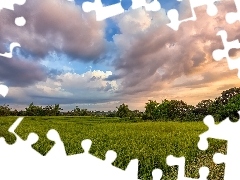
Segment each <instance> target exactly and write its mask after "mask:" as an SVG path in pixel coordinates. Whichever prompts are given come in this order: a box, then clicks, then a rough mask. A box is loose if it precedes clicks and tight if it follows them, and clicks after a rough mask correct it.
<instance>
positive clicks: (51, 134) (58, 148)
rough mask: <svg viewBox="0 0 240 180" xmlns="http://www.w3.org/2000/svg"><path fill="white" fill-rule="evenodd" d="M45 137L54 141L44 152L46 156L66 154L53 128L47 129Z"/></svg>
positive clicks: (62, 155) (54, 156)
mask: <svg viewBox="0 0 240 180" xmlns="http://www.w3.org/2000/svg"><path fill="white" fill-rule="evenodd" d="M47 138H48V139H49V140H51V141H54V142H55V143H54V145H53V147H52V148H51V149H50V150H49V151H48V153H47V154H46V156H47V157H52V158H57V157H64V156H67V153H66V150H65V146H64V143H63V142H62V140H61V137H60V136H59V134H58V132H57V131H56V130H55V129H51V130H49V131H48V133H47Z"/></svg>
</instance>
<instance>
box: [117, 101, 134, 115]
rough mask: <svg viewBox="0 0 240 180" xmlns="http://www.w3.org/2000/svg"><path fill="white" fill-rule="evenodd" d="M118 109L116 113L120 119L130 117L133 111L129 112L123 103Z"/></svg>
mask: <svg viewBox="0 0 240 180" xmlns="http://www.w3.org/2000/svg"><path fill="white" fill-rule="evenodd" d="M116 108H117V112H116V115H117V117H120V118H124V117H130V115H131V111H130V110H129V108H128V105H126V104H124V103H123V104H121V105H120V106H119V107H116Z"/></svg>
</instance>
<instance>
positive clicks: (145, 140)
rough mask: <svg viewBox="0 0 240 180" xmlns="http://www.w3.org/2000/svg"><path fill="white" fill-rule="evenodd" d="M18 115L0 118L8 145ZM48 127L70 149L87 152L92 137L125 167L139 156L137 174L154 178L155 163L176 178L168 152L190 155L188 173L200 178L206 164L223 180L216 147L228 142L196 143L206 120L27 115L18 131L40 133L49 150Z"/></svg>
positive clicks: (43, 149)
mask: <svg viewBox="0 0 240 180" xmlns="http://www.w3.org/2000/svg"><path fill="white" fill-rule="evenodd" d="M16 119H17V117H0V125H1V126H0V136H3V137H5V138H6V141H7V142H8V143H9V144H12V143H14V141H15V136H14V135H12V134H10V133H8V131H7V129H8V128H9V127H10V126H11V124H12V123H13V122H14V121H15V120H16ZM50 129H56V130H57V131H58V132H59V134H60V136H61V138H62V140H63V142H64V144H65V148H66V151H67V154H76V153H81V152H83V150H82V148H81V141H82V140H84V139H91V140H92V142H93V143H92V146H91V150H90V153H91V154H93V155H95V156H97V157H99V158H101V159H104V158H105V153H106V152H107V151H108V150H114V151H116V152H117V155H118V156H117V159H116V161H115V162H114V163H113V164H114V166H116V167H119V168H122V169H125V168H126V167H127V165H128V163H129V162H130V160H131V159H135V158H137V159H138V160H139V178H141V179H151V172H152V170H153V169H155V168H160V169H162V170H163V174H164V176H163V178H162V179H169V180H171V179H172V180H175V179H176V177H177V166H176V167H170V166H168V165H167V164H166V157H167V156H168V155H174V156H176V157H180V156H184V157H185V158H186V166H185V175H186V176H187V177H191V178H198V177H199V174H198V170H199V168H200V167H202V166H207V167H209V168H210V175H209V177H208V178H209V179H212V180H213V179H214V180H216V179H223V173H224V164H221V165H215V164H214V162H213V160H212V157H213V155H214V154H215V153H216V152H222V153H225V149H226V142H225V141H220V140H213V139H210V141H209V149H208V150H206V151H201V150H199V149H198V147H197V143H198V141H199V138H198V135H200V134H201V133H203V132H205V131H206V130H207V127H206V126H205V125H204V124H203V122H121V121H120V120H119V119H118V118H96V117H95V118H91V117H25V118H24V120H23V121H22V123H21V124H20V126H19V127H18V128H17V129H16V133H17V134H18V135H19V136H20V137H21V138H23V139H24V140H25V139H26V138H27V136H28V134H29V133H30V132H35V133H37V134H38V135H39V137H40V139H39V141H38V142H37V143H36V144H35V145H34V146H33V147H34V149H36V150H37V151H38V152H40V153H41V154H43V155H45V154H46V153H47V152H48V150H49V149H50V148H51V147H52V145H53V144H54V143H53V142H51V141H49V140H48V139H47V138H46V133H47V132H48V130H50Z"/></svg>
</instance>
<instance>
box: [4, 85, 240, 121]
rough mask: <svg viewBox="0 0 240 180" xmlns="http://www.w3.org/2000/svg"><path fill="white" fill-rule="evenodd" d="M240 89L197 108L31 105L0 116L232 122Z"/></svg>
mask: <svg viewBox="0 0 240 180" xmlns="http://www.w3.org/2000/svg"><path fill="white" fill-rule="evenodd" d="M239 95H240V88H237V87H234V88H230V89H228V90H225V91H223V92H222V93H221V95H220V96H219V97H216V98H215V99H214V100H211V99H206V100H202V101H200V102H199V103H198V104H197V105H196V106H192V105H188V104H187V103H186V102H184V101H182V100H167V99H164V100H162V102H161V103H158V102H157V101H156V100H148V102H147V103H145V111H144V112H141V111H139V110H133V111H131V110H130V109H129V107H128V105H127V104H125V103H123V104H121V105H120V106H119V107H117V111H116V110H114V111H108V112H104V111H89V110H87V109H81V108H79V107H78V106H76V107H75V108H74V109H73V110H71V111H67V112H62V111H63V109H62V108H60V105H59V104H55V105H47V106H46V107H42V106H36V105H34V104H33V103H31V104H30V105H29V106H28V107H27V108H25V111H23V110H21V111H17V110H16V109H15V110H12V109H11V108H10V107H9V105H6V104H4V105H2V106H0V115H1V116H60V115H61V116H92V117H121V118H123V119H122V120H123V121H124V119H125V120H132V122H133V121H139V119H140V118H141V119H142V120H152V121H169V120H171V121H199V120H200V121H201V120H202V119H203V118H204V117H205V116H206V115H208V114H211V115H213V116H214V117H215V119H216V120H217V121H221V120H224V119H225V118H226V117H230V119H231V120H236V119H238V114H237V111H238V110H240V107H239Z"/></svg>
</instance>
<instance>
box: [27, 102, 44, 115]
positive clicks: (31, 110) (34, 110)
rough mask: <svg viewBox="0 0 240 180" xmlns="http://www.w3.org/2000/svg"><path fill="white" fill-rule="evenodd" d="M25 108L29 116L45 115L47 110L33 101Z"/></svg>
mask: <svg viewBox="0 0 240 180" xmlns="http://www.w3.org/2000/svg"><path fill="white" fill-rule="evenodd" d="M25 109H26V115H27V116H44V115H45V112H44V109H43V108H42V106H35V105H34V104H33V102H32V103H31V104H30V105H29V106H28V107H27V108H25Z"/></svg>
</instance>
